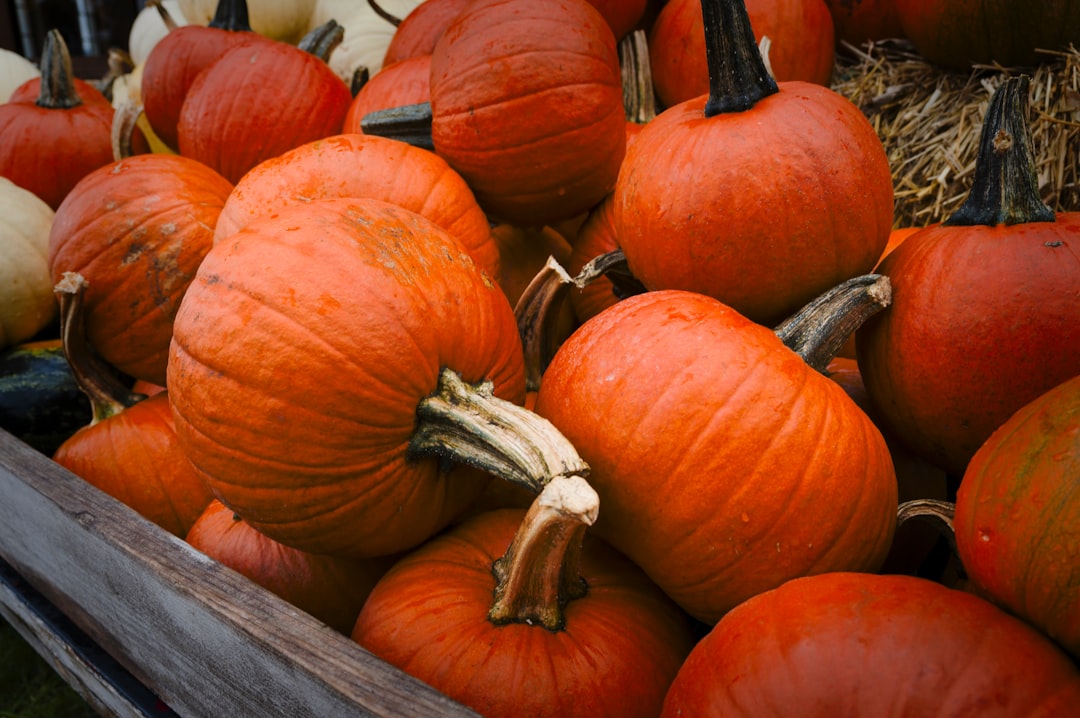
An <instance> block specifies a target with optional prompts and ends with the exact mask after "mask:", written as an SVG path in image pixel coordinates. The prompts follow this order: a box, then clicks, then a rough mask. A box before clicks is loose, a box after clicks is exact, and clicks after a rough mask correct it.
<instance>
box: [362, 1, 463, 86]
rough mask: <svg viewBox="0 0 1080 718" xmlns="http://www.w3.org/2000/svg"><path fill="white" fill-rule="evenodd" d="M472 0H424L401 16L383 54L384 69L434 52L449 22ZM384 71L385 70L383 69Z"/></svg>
mask: <svg viewBox="0 0 1080 718" xmlns="http://www.w3.org/2000/svg"><path fill="white" fill-rule="evenodd" d="M471 2H472V0H424V2H422V3H420V4H419V5H417V6H416V7H415V8H413V9H412V12H410V13H409V14H408V15H406V16H405V17H403V18H402V19H401V24H399V25H398V26H397V29H396V30H395V31H394V36H393V37H391V38H390V44H389V45H387V46H386V55H384V56H383V70H385V69H386V68H387V67H389V66H390V65H392V64H394V63H395V62H400V61H401V60H407V59H408V58H410V57H416V56H417V55H430V54H431V52H432V50H434V49H435V43H437V42H438V41H439V38H440V37H442V34H443V33H444V32H446V28H447V26H449V25H450V23H451V22H452V21H453V20H454V18H455V17H457V16H458V15H459V14H461V11H462V10H464V9H465V8H466V7H467V6H468V5H469V3H471ZM380 72H382V70H380Z"/></svg>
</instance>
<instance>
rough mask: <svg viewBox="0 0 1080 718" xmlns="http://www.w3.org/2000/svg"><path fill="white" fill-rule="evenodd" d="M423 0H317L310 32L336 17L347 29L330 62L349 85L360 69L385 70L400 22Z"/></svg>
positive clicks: (372, 72) (371, 71) (371, 74)
mask: <svg viewBox="0 0 1080 718" xmlns="http://www.w3.org/2000/svg"><path fill="white" fill-rule="evenodd" d="M420 4H421V1H420V0H378V2H371V1H369V0H363V1H361V2H356V1H355V0H316V1H315V6H314V7H313V8H312V10H311V17H310V18H309V20H308V31H309V32H310V31H311V30H313V29H315V28H316V27H318V26H320V25H322V24H324V23H326V22H328V21H330V20H334V21H335V22H337V23H338V24H339V25H341V26H342V27H343V28H344V29H345V37H344V38H343V39H342V41H341V44H340V45H338V46H337V48H335V49H334V51H333V53H331V55H330V57H329V58H328V59H327V62H329V63H330V67H331V68H332V69H333V70H334V72H336V73H337V75H338V77H340V78H341V79H342V80H344V81H345V83H346V84H351V83H352V78H353V76H354V75H355V74H356V72H357V71H358V70H360V69H361V68H363V69H366V70H367V72H368V75H369V76H371V77H374V76H375V75H377V74H378V73H379V71H380V70H382V67H383V56H384V55H385V54H386V48H387V47H388V46H389V45H390V40H391V38H392V37H393V36H394V33H395V32H396V31H397V27H398V24H399V23H400V22H401V20H400V18H403V17H405V16H407V15H408V14H409V12H411V11H412V10H413V9H415V8H416V7H417V6H419V5H420Z"/></svg>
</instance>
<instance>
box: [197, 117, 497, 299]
mask: <svg viewBox="0 0 1080 718" xmlns="http://www.w3.org/2000/svg"><path fill="white" fill-rule="evenodd" d="M330 197H372V198H374V199H380V200H384V201H387V202H392V203H394V204H397V205H400V206H402V207H404V208H405V209H408V210H412V211H414V212H416V213H418V214H422V215H423V216H425V217H427V218H428V219H430V220H431V221H432V222H434V223H435V224H437V225H439V226H440V227H442V228H443V229H445V230H446V231H447V232H449V233H450V234H452V235H454V236H455V237H457V238H458V240H459V241H460V242H461V243H462V245H463V246H464V247H465V249H466V250H467V251H468V252H469V254H470V255H471V256H472V258H473V260H474V261H475V262H476V264H477V265H478V266H479V267H481V268H482V269H483V270H484V271H486V272H488V273H489V274H490V275H491V276H492V277H493V278H497V277H498V276H499V263H500V260H499V246H498V244H496V242H495V241H494V239H493V237H492V232H491V229H490V227H489V225H488V220H487V217H486V216H485V215H484V211H483V210H482V209H480V206H479V205H478V204H477V203H476V199H475V198H474V197H473V194H472V191H471V190H470V189H469V186H468V185H467V184H466V183H465V180H464V179H462V178H461V176H460V175H458V174H457V173H456V172H454V170H452V169H450V167H449V166H448V165H447V164H446V162H445V161H444V160H443V159H441V158H440V157H438V156H437V155H435V154H432V153H431V152H427V151H425V150H421V149H419V148H416V147H413V146H411V145H408V144H405V143H403V142H395V141H393V140H389V139H386V138H384V137H375V136H364V135H358V134H352V135H349V134H346V135H333V136H331V137H327V138H325V139H321V140H316V141H314V142H309V143H307V144H304V145H301V146H300V147H297V148H296V149H293V150H289V151H288V152H285V153H284V154H282V155H280V156H278V157H273V158H271V159H268V160H266V161H264V162H261V163H260V164H259V165H257V166H256V167H254V168H253V169H252V170H251V171H250V172H248V173H247V174H246V175H244V177H243V178H242V179H241V180H240V182H238V183H237V185H236V187H235V188H234V189H233V191H232V192H231V193H230V195H229V197H228V199H227V200H226V201H225V206H224V207H222V209H221V215H220V216H219V217H218V223H217V226H216V227H215V230H214V241H215V243H216V242H220V241H223V240H224V239H226V238H228V237H229V236H230V235H232V234H234V233H236V232H237V231H238V230H240V229H242V228H243V227H244V226H246V225H247V224H249V223H250V222H251V221H253V220H254V219H255V218H256V217H259V216H263V215H267V214H271V213H273V212H276V211H278V210H279V209H280V208H282V207H284V206H287V205H289V204H296V203H301V202H309V201H311V200H313V199H324V198H330Z"/></svg>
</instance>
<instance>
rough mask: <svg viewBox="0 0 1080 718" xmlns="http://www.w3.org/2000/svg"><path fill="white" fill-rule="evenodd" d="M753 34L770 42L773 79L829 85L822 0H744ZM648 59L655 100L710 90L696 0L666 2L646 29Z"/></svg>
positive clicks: (829, 44)
mask: <svg viewBox="0 0 1080 718" xmlns="http://www.w3.org/2000/svg"><path fill="white" fill-rule="evenodd" d="M745 1H746V11H747V13H748V14H749V15H750V24H751V25H752V26H753V28H754V36H755V37H756V38H757V39H758V41H759V42H760V40H761V38H762V36H768V37H769V38H770V40H771V41H772V45H771V47H770V48H769V63H770V66H771V67H772V70H773V76H774V77H776V79H777V80H780V81H782V82H786V81H789V80H801V81H803V82H813V83H815V84H818V85H828V84H829V79H830V78H831V77H832V72H833V59H834V56H835V43H836V39H835V34H834V32H833V20H832V15H831V14H830V13H829V8H828V7H827V6H826V5H825V2H824V0H745ZM649 60H650V64H651V66H652V75H653V80H654V82H655V83H656V95H657V98H659V100H660V101H661V102H662V103H663V104H664V105H665V106H667V107H670V106H672V105H677V104H678V103H680V102H684V101H686V100H689V99H692V98H694V97H697V96H698V95H704V94H705V93H707V92H708V91H709V70H708V66H707V65H706V62H705V27H704V23H703V21H702V14H701V0H669V1H668V2H667V3H666V4H665V5H664V7H663V8H662V9H661V10H660V14H659V15H657V17H656V21H655V22H654V23H653V25H652V27H651V28H650V30H649Z"/></svg>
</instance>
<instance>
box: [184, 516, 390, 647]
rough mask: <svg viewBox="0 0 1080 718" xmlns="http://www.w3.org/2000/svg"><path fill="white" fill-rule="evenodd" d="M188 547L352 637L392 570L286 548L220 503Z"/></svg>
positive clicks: (199, 523) (198, 523)
mask: <svg viewBox="0 0 1080 718" xmlns="http://www.w3.org/2000/svg"><path fill="white" fill-rule="evenodd" d="M186 541H187V542H188V543H189V544H191V546H192V547H194V548H195V549H198V550H199V551H201V552H202V553H204V554H206V555H207V556H209V557H210V558H212V559H214V560H215V561H217V562H218V563H221V564H222V565H225V566H228V567H229V568H231V569H232V570H234V571H236V572H237V573H239V574H241V575H243V576H246V577H247V578H248V579H250V580H251V581H252V582H253V583H256V584H258V585H259V586H262V587H263V588H265V589H266V590H267V591H270V592H271V593H273V594H274V595H276V596H278V597H279V598H281V599H282V600H284V601H287V602H288V603H290V604H292V605H293V606H295V607H296V608H299V609H300V610H301V611H305V612H307V613H309V614H310V615H312V616H314V617H315V618H317V619H319V620H320V621H322V622H323V623H325V624H326V625H328V626H330V628H332V629H334V630H335V631H338V632H339V633H344V634H348V633H349V632H351V631H352V628H353V625H354V624H355V623H356V617H357V615H359V613H360V607H361V606H363V605H364V601H365V599H367V597H368V594H369V593H371V589H372V587H374V586H375V583H376V581H378V580H379V578H380V577H381V576H382V575H383V573H385V571H386V569H387V568H388V565H385V564H387V563H388V562H386V561H379V560H366V561H354V560H350V559H346V558H340V557H337V556H321V555H318V554H313V553H307V552H306V551H300V550H298V549H294V548H291V547H289V546H284V545H282V544H280V543H278V542H277V541H274V540H273V539H271V538H269V537H268V536H266V535H265V534H263V533H260V532H259V531H256V530H255V529H254V528H252V527H251V526H250V525H248V524H247V523H246V522H245V521H244V520H243V519H242V518H240V517H239V516H237V515H236V514H234V513H233V512H232V511H231V510H230V509H229V508H228V507H226V506H225V504H223V503H221V502H220V501H218V500H217V499H214V500H213V501H211V502H210V504H209V505H208V506H207V507H206V509H205V510H204V511H203V512H202V514H201V515H200V516H199V518H198V519H196V520H195V523H194V524H192V526H191V529H190V530H189V531H188V532H187V536H186Z"/></svg>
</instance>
